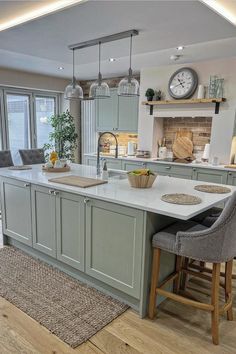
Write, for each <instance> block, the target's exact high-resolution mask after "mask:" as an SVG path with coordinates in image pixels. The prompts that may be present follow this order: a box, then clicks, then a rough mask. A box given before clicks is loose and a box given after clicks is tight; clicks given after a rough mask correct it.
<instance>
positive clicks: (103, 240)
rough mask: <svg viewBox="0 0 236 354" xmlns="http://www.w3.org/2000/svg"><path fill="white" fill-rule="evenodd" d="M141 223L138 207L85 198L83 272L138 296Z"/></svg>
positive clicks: (142, 221)
mask: <svg viewBox="0 0 236 354" xmlns="http://www.w3.org/2000/svg"><path fill="white" fill-rule="evenodd" d="M143 223H144V213H143V212H142V211H140V210H136V209H132V208H128V207H124V206H120V205H116V204H112V203H108V202H102V201H98V200H95V199H91V200H87V205H86V273H87V274H88V275H90V276H92V277H94V278H96V279H99V280H101V281H102V282H104V283H106V284H108V285H110V286H112V287H114V288H116V289H118V290H121V291H123V292H125V293H127V294H129V295H131V296H133V297H135V298H139V297H140V286H141V265H142V238H143V232H144V231H143V230H144V226H143Z"/></svg>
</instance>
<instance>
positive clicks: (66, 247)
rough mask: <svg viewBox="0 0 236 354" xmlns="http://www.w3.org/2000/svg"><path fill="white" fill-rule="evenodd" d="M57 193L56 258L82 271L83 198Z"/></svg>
mask: <svg viewBox="0 0 236 354" xmlns="http://www.w3.org/2000/svg"><path fill="white" fill-rule="evenodd" d="M57 193H58V194H57V195H56V229H57V259H59V260H60V261H62V262H64V263H66V264H68V265H70V266H72V267H74V268H76V269H79V270H81V271H84V237H85V236H84V232H85V227H84V224H85V220H84V217H85V212H84V210H85V204H84V198H82V197H81V196H77V195H73V194H70V193H65V192H57Z"/></svg>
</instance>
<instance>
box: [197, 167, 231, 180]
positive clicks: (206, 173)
mask: <svg viewBox="0 0 236 354" xmlns="http://www.w3.org/2000/svg"><path fill="white" fill-rule="evenodd" d="M193 179H196V180H197V181H204V182H212V183H222V184H226V183H227V171H221V170H213V169H208V168H193Z"/></svg>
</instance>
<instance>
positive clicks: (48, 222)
mask: <svg viewBox="0 0 236 354" xmlns="http://www.w3.org/2000/svg"><path fill="white" fill-rule="evenodd" d="M32 221H33V247H34V248H35V249H37V250H39V251H41V252H43V253H45V254H47V255H49V256H52V257H56V198H55V195H54V191H53V190H50V189H49V188H45V187H40V186H33V187H32Z"/></svg>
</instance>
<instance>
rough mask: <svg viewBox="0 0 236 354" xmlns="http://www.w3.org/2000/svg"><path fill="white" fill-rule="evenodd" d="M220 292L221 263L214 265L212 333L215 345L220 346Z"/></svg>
mask: <svg viewBox="0 0 236 354" xmlns="http://www.w3.org/2000/svg"><path fill="white" fill-rule="evenodd" d="M219 290H220V263H213V271H212V290H211V304H212V305H213V306H214V310H213V311H212V312H211V332H212V341H213V343H214V344H216V345H217V344H219Z"/></svg>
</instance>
